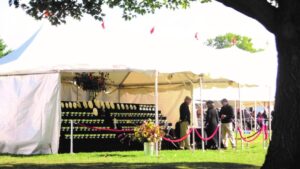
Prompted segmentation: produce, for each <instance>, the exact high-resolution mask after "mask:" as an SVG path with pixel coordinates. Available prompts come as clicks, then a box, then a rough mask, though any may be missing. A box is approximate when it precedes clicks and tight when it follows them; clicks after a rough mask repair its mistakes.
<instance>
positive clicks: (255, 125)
mask: <svg viewBox="0 0 300 169" xmlns="http://www.w3.org/2000/svg"><path fill="white" fill-rule="evenodd" d="M256 109H257V102H256V100H255V101H254V131H256V130H257V119H256Z"/></svg>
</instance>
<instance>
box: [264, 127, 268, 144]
mask: <svg viewBox="0 0 300 169" xmlns="http://www.w3.org/2000/svg"><path fill="white" fill-rule="evenodd" d="M264 140H268V127H267V126H266V125H264Z"/></svg>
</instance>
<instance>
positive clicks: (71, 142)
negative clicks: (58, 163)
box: [70, 120, 74, 154]
mask: <svg viewBox="0 0 300 169" xmlns="http://www.w3.org/2000/svg"><path fill="white" fill-rule="evenodd" d="M70 123H71V128H70V129H71V131H70V132H71V133H70V154H73V153H74V152H73V120H71V121H70Z"/></svg>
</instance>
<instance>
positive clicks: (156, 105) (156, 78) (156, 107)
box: [155, 70, 159, 157]
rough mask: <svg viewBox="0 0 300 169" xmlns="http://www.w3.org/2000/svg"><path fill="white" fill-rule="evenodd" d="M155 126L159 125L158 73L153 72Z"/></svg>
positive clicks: (156, 147)
mask: <svg viewBox="0 0 300 169" xmlns="http://www.w3.org/2000/svg"><path fill="white" fill-rule="evenodd" d="M155 124H156V125H159V121H158V71H157V70H156V71H155ZM158 142H159V141H156V146H155V149H156V156H157V157H158V150H159V149H158Z"/></svg>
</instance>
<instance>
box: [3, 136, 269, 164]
mask: <svg viewBox="0 0 300 169" xmlns="http://www.w3.org/2000/svg"><path fill="white" fill-rule="evenodd" d="M239 145H240V143H239ZM265 154H266V150H265V149H263V147H262V144H261V141H259V142H256V143H254V144H249V147H246V145H245V146H244V149H243V150H242V149H241V148H238V149H237V150H231V149H229V150H215V151H213V150H210V151H205V152H202V151H201V150H196V151H195V152H194V153H193V152H192V151H189V150H180V151H179V150H178V151H161V152H160V155H159V157H146V156H144V154H143V152H142V151H131V152H128V151H127V152H95V153H77V154H57V155H35V156H11V155H0V169H4V168H26V169H27V168H28V169H29V168H30V169H35V168H44V169H49V168H55V169H59V168H63V169H67V168H75V169H77V168H86V169H87V168H92V169H96V168H134V169H136V168H145V169H146V168H147V169H148V168H164V169H165V168H178V169H189V168H201V169H210V168H211V169H212V168H214V169H235V168H243V169H244V168H245V169H252V168H255V169H257V168H259V167H260V166H261V165H262V163H263V161H264V158H265Z"/></svg>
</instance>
